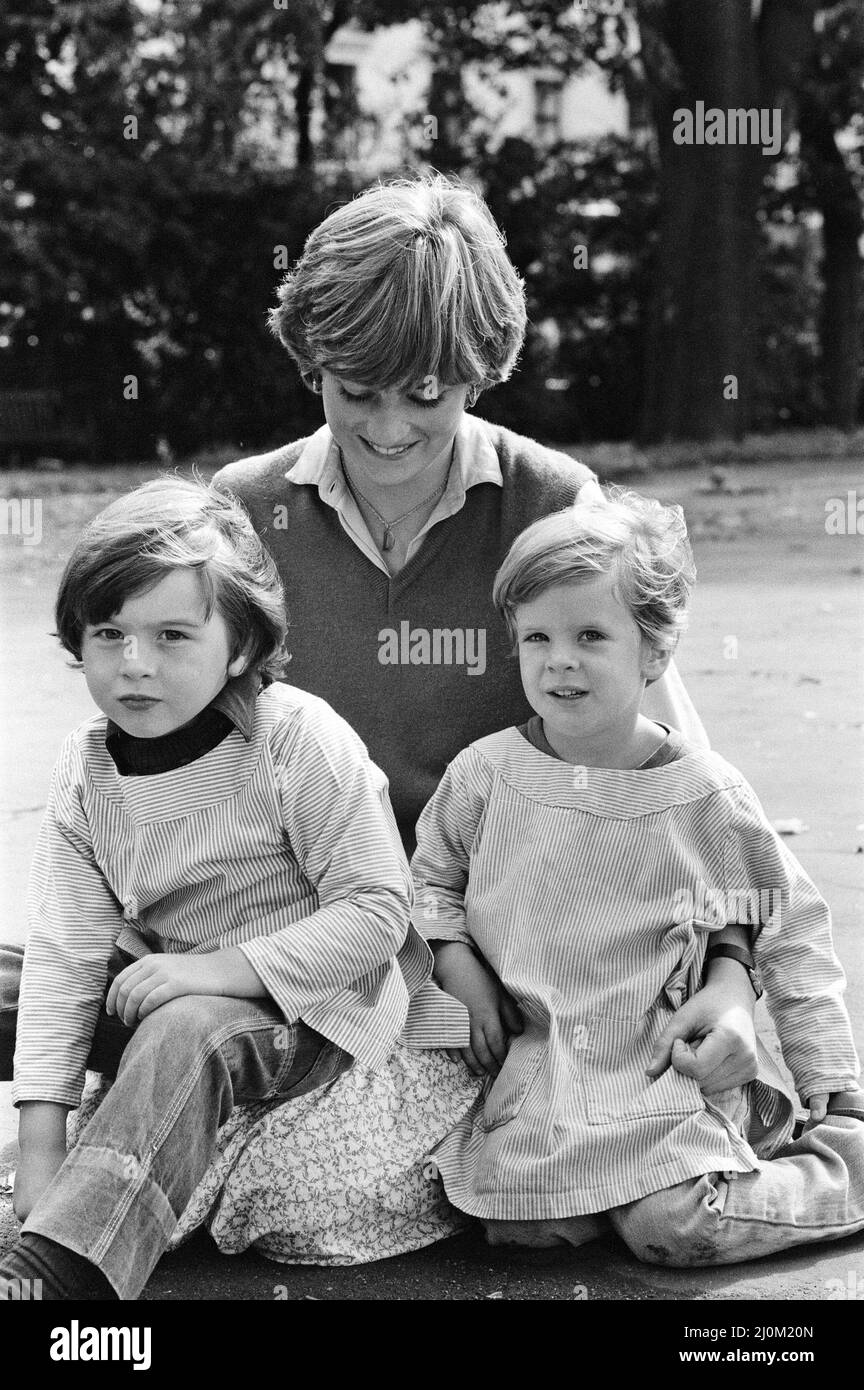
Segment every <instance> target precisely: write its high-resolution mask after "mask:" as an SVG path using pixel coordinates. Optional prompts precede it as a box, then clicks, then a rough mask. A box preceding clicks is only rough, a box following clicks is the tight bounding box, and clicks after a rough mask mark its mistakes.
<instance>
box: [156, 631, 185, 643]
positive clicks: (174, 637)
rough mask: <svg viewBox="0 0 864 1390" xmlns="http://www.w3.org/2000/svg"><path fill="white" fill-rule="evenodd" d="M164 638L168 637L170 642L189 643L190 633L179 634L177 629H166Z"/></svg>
mask: <svg viewBox="0 0 864 1390" xmlns="http://www.w3.org/2000/svg"><path fill="white" fill-rule="evenodd" d="M162 636H163V637H167V638H168V640H169V642H188V640H189V634H188V633H186V632H178V631H177V629H176V628H173V627H166V628H165V631H164V632H163V633H162Z"/></svg>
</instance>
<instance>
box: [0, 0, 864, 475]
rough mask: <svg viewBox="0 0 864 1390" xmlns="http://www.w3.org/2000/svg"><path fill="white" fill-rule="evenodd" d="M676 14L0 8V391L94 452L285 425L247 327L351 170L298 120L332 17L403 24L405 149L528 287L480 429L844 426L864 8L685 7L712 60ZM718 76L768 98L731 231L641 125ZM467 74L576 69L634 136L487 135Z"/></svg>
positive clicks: (413, 4)
mask: <svg viewBox="0 0 864 1390" xmlns="http://www.w3.org/2000/svg"><path fill="white" fill-rule="evenodd" d="M688 5H689V0H638V3H637V0H621V2H620V3H618V0H616V3H615V4H614V5H613V4H604V0H598V3H597V4H595V5H590V6H587V7H578V6H574V5H573V4H572V3H571V0H518V3H517V0H499V3H497V4H496V5H494V6H490V5H489V4H488V3H480V0H456V2H454V3H450V2H449V0H444V3H433V0H284V3H283V4H279V3H278V2H277V0H274V3H272V4H267V5H264V4H261V3H260V0H230V2H229V0H87V2H86V3H83V0H81V2H80V3H71V0H27V4H26V5H25V4H23V3H21V0H19V3H18V4H17V6H14V7H9V8H7V9H6V10H4V11H3V12H2V13H0V97H2V117H0V169H2V175H0V393H2V391H3V390H6V391H8V390H10V389H16V388H17V389H20V388H43V389H51V388H53V389H56V390H59V391H60V392H61V393H62V396H63V403H64V412H65V417H66V423H67V429H66V433H67V438H68V441H69V447H70V448H73V447H74V446H75V444H76V442H77V445H78V447H81V446H82V442H83V441H89V449H90V451H91V453H93V454H96V455H98V456H100V457H110V456H112V455H114V456H118V457H119V456H129V455H136V454H137V455H147V454H152V452H153V450H154V448H155V447H156V442H157V440H159V439H160V438H164V439H167V440H168V441H169V444H170V445H171V447H173V448H174V449H176V450H186V449H192V448H197V447H200V446H202V445H206V444H208V443H211V442H217V441H233V442H235V443H236V445H237V447H238V449H239V448H241V447H242V448H247V449H248V448H251V447H255V446H258V445H264V444H266V443H268V442H270V441H273V440H276V439H278V438H280V437H281V438H284V437H287V436H288V435H290V434H291V433H297V432H298V431H299V430H301V429H304V428H306V427H307V425H309V424H311V423H313V422H314V421H315V420H316V419H317V417H318V407H317V405H316V403H315V402H314V400H313V399H312V398H311V397H309V395H308V393H306V392H305V391H304V389H303V388H302V387H301V386H300V384H299V382H298V378H297V377H296V374H295V373H294V372H293V370H292V369H291V368H290V365H289V363H288V361H287V359H286V358H285V356H284V353H283V352H282V349H281V348H279V347H278V346H277V345H276V344H275V343H274V341H273V339H272V338H271V336H270V335H269V333H268V331H267V329H266V324H265V315H266V310H267V307H268V305H269V304H270V303H272V302H273V294H274V289H275V285H276V283H277V281H278V279H279V273H280V271H279V267H280V266H283V265H284V264H285V263H286V261H287V262H288V263H290V262H291V261H292V260H293V259H294V258H295V257H296V256H297V255H299V253H300V251H301V249H302V245H303V241H304V239H305V237H306V235H307V234H308V232H309V231H310V230H311V228H312V227H313V226H314V225H315V224H316V223H317V222H318V221H319V220H320V219H321V217H323V216H324V215H325V213H326V211H327V209H328V208H329V207H330V206H332V205H333V203H334V202H336V201H342V200H344V199H345V198H347V197H350V196H351V195H352V193H353V192H355V191H356V190H357V188H358V187H360V186H363V185H364V184H365V183H366V182H368V177H367V175H366V174H365V173H364V171H363V170H362V169H355V170H351V169H348V168H341V169H340V168H339V167H338V166H337V164H336V162H335V161H334V159H333V157H332V156H333V152H334V150H336V149H337V148H338V142H337V141H335V140H333V139H331V136H333V135H334V134H335V135H338V133H339V131H338V127H339V125H340V123H341V124H342V125H344V123H345V122H347V121H350V120H352V119H355V117H353V116H352V115H351V112H350V111H349V110H348V109H347V108H346V107H345V105H344V104H343V105H340V104H339V102H338V101H333V100H326V99H325V100H324V101H323V108H324V117H325V119H324V123H323V126H321V124H320V122H318V123H317V124H316V121H315V120H314V119H313V115H314V113H315V112H316V110H320V109H321V106H322V97H324V98H326V97H327V93H328V90H329V88H328V82H329V69H328V62H327V48H328V44H329V42H330V39H331V38H332V36H333V34H334V33H335V32H336V31H337V30H338V29H339V27H340V26H341V25H342V24H343V23H344V22H345V21H346V20H347V19H349V18H350V19H351V20H352V21H353V22H354V23H355V24H359V25H360V26H365V27H367V28H369V29H372V28H374V27H376V26H377V25H380V24H389V23H398V22H401V21H403V20H407V19H419V20H420V21H421V22H422V23H423V25H424V27H425V30H426V35H427V43H428V49H429V53H430V56H431V60H432V65H433V74H432V81H431V86H430V90H429V92H428V93H427V95H426V97H425V98H424V103H425V110H427V111H428V112H431V113H433V114H435V115H436V118H438V138H437V140H436V142H435V143H434V145H433V147H432V148H431V150H430V149H428V148H423V147H421V146H419V145H416V144H415V145H414V147H413V148H412V147H411V144H410V141H406V160H407V162H408V163H409V164H410V165H412V166H416V165H417V164H420V163H423V162H424V161H426V160H432V161H433V162H434V164H435V165H436V167H438V168H444V169H447V170H452V171H454V172H459V173H462V174H463V175H465V176H466V177H468V178H469V179H471V180H472V181H473V182H475V183H477V184H478V185H479V186H480V187H481V188H482V189H483V190H484V191H485V193H486V195H487V197H488V199H489V202H490V204H491V206H492V209H493V212H494V213H495V215H496V217H497V218H498V220H499V222H500V223H501V225H502V226H503V228H504V229H505V232H506V234H507V236H508V242H509V247H510V251H511V254H512V255H513V258H514V260H515V262H516V264H517V265H518V266H519V268H520V270H521V271H522V273H523V274H524V276H525V278H526V283H527V286H528V294H529V307H530V320H531V325H530V330H529V337H528V341H527V344H526V348H525V352H524V355H523V359H522V363H521V368H520V371H519V372H518V373H517V374H516V375H515V376H514V378H513V379H512V381H511V382H510V383H508V384H507V385H506V386H505V387H502V388H500V389H499V390H498V391H496V392H493V393H491V394H490V395H489V396H488V397H487V398H486V402H485V403H484V404H485V408H486V410H487V413H489V414H491V415H493V416H495V417H497V418H500V419H501V420H502V421H504V422H506V423H508V424H510V425H512V426H513V427H514V428H517V429H522V430H524V431H526V432H528V433H531V434H539V435H544V434H545V436H546V437H548V438H553V439H559V440H568V439H569V440H573V439H576V438H584V437H591V436H595V437H596V436H605V437H622V436H625V435H629V434H631V433H633V432H634V431H635V430H637V428H639V427H640V426H641V428H642V431H643V433H644V434H646V435H648V436H650V437H664V436H667V435H676V434H678V435H680V434H688V433H689V434H692V433H694V432H696V433H703V434H706V435H710V434H712V433H717V432H718V431H720V432H724V431H729V430H730V429H735V428H741V427H743V424H744V423H755V424H757V425H771V424H776V423H783V422H786V421H792V422H795V423H798V422H800V423H808V422H815V421H829V422H835V423H839V424H843V425H845V426H849V425H851V424H852V423H854V421H855V419H856V418H858V415H859V412H860V399H861V365H860V364H861V338H862V333H861V323H862V309H861V300H862V290H861V271H860V256H859V252H858V239H859V237H860V235H861V231H862V223H861V195H862V190H864V155H862V150H864V95H862V91H864V85H862V74H864V11H862V7H861V6H860V4H859V3H858V2H857V0H842V3H838V4H835V5H832V6H829V7H820V6H817V5H816V3H815V0H762V4H761V7H759V11H758V14H756V16H755V17H754V13H753V9H752V7H751V3H750V0H708V3H706V4H705V5H704V6H700V23H701V24H702V28H703V29H706V27H707V29H710V27H711V26H710V25H707V26H706V22H705V16H706V15H707V14H708V12H709V5H710V8H711V11H713V12H714V14H715V16H725V17H726V18H727V19H728V18H730V17H735V19H736V24H737V28H736V24H733V25H731V27H729V28H728V31H724V30H723V29H722V26H721V27H720V28H719V29H717V31H716V33H715V36H714V40H713V43H714V47H715V48H716V49H717V52H716V53H715V52H713V51H711V50H710V45H707V46H706V45H705V44H704V41H703V40H700V37H699V35H698V34H695V33H692V32H690V31H688V29H687V25H686V24H685V23H684V22H683V21H684V18H685V17H686V14H687V12H688ZM715 28H716V26H715ZM700 43H701V47H700ZM688 44H689V45H690V47H689V48H688ZM736 63H737V64H739V65H740V64H742V63H743V69H742V70H743V71H745V72H748V73H750V77H748V81H750V82H751V84H752V86H753V90H754V91H758V94H759V95H758V100H759V101H768V102H775V103H777V104H780V105H781V106H782V108H783V111H784V134H785V135H786V137H787V138H786V144H785V148H784V155H783V159H782V161H775V162H773V163H772V162H771V161H766V160H761V159H760V160H758V161H755V162H754V161H753V160H749V161H745V162H744V163H742V164H740V166H739V169H738V173H735V174H734V177H733V184H735V180H736V179H737V180H738V183H737V185H735V186H737V188H738V194H737V195H736V202H735V207H734V209H733V211H732V221H731V222H729V221H728V213H729V209H728V207H727V209H726V214H724V215H727V221H726V222H724V221H723V218H722V217H720V220H719V222H718V221H716V220H715V221H714V222H713V223H712V221H711V218H712V217H713V216H714V213H713V212H712V207H713V202H712V200H716V196H717V193H718V191H719V190H720V189H722V188H723V187H725V186H726V184H724V179H726V180H727V184H728V177H729V174H730V170H731V169H732V163H730V162H729V159H728V152H727V161H726V163H724V162H723V160H722V159H720V160H719V161H718V162H716V163H715V164H714V165H711V164H710V162H708V163H701V164H700V161H699V160H698V159H697V158H690V159H689V160H688V159H686V158H685V159H681V160H678V161H675V159H674V151H672V150H671V147H670V145H669V140H668V127H669V120H668V116H669V111H670V110H671V109H672V108H674V106H675V105H676V104H687V103H688V102H690V101H692V100H693V99H695V98H696V97H697V96H699V95H700V94H701V93H702V92H703V91H704V92H705V94H706V95H707V96H708V97H709V99H710V93H711V90H713V89H711V82H712V81H714V79H715V77H716V75H717V73H718V72H719V73H722V74H725V77H724V81H727V85H728V82H729V81H732V79H731V78H730V77H729V74H730V72H733V70H734V69H735V65H736ZM469 64H473V65H474V67H475V69H477V70H480V71H483V72H485V73H487V74H488V75H490V76H491V77H494V76H495V74H501V73H502V72H507V71H513V70H519V69H523V68H532V67H537V66H538V65H542V66H543V67H544V68H545V69H549V68H550V67H551V68H552V69H554V70H556V71H557V72H559V73H560V74H561V75H562V77H567V76H571V75H574V74H577V73H579V72H582V71H584V70H586V69H588V68H591V67H593V68H594V69H595V70H596V68H598V67H599V68H600V69H602V71H603V73H604V74H605V76H606V80H607V81H608V83H609V84H610V85H611V86H612V87H613V88H617V89H619V90H621V91H623V92H625V93H626V95H627V97H628V99H629V101H630V103H631V109H633V110H634V111H635V112H637V113H641V114H642V115H648V116H649V117H650V118H651V119H652V121H653V135H651V133H650V132H646V131H645V130H642V131H637V132H636V133H635V134H634V136H632V137H628V138H620V137H619V138H611V137H609V138H607V139H604V140H600V141H597V142H593V143H592V144H578V143H577V144H572V145H564V144H560V145H558V146H557V147H554V148H553V149H551V150H549V149H545V148H540V147H538V146H537V145H536V144H534V143H532V142H531V140H530V139H529V138H523V139H518V140H508V141H505V142H504V143H503V144H498V143H496V140H495V138H494V132H493V130H492V129H491V127H490V125H489V122H488V121H487V120H486V118H485V113H484V112H483V111H477V110H475V109H473V107H472V106H471V103H470V100H469V97H468V94H467V90H466V84H465V83H464V80H463V75H464V73H465V71H466V67H467V65H469ZM748 65H749V66H748ZM712 74H714V76H712ZM736 81H737V82H738V86H737V88H735V86H734V82H736ZM706 84H707V85H706ZM733 89H734V90H735V91H737V92H742V91H744V88H742V87H741V85H740V75H739V78H735V79H734V81H733V85H732V86H731V87H728V90H729V91H730V92H732V91H733ZM725 90H726V89H724V91H725ZM730 100H731V97H730ZM736 104H737V101H736ZM328 123H329V124H328ZM330 127H332V128H333V129H330ZM415 129H416V124H415ZM792 132H795V134H794V136H793V135H792ZM790 137H791V138H790ZM684 153H685V155H687V156H693V155H694V151H692V150H688V151H685V152H684ZM703 153H704V152H703ZM717 169H720V170H723V171H725V172H724V173H723V177H722V178H720V179H719V181H718V179H717V178H716V177H715V172H716V170H717ZM393 172H402V170H394V171H393ZM712 180H713V182H712ZM727 202H728V199H727ZM721 211H722V209H721ZM717 215H718V216H719V212H718V214H717ZM687 218H691V219H692V222H691V223H690V224H689V229H688V223H687ZM691 243H692V244H691ZM579 245H584V246H585V247H586V248H587V252H588V259H587V264H585V265H581V266H579V267H578V268H577V266H576V264H574V251H575V248H576V247H577V246H579ZM734 247H737V250H735V251H734V254H733V253H732V251H731V250H730V248H734ZM700 248H701V249H700ZM700 256H701V260H700ZM670 307H671V310H672V317H671V318H670V317H669V311H670ZM733 310H734V312H733ZM670 323H671V324H672V328H671V330H670V329H669V324H670ZM739 329H740V332H739ZM739 340H740V341H739ZM730 353H731V354H733V355H735V360H736V362H737V361H738V360H739V357H740V362H741V363H742V365H741V367H740V369H739V371H740V376H741V379H742V383H743V384H744V386H745V389H744V391H742V396H745V397H746V411H742V412H741V413H740V414H739V415H738V417H737V419H735V420H733V419H732V416H733V412H730V411H729V410H724V408H723V406H722V404H721V405H720V406H718V402H717V399H716V394H717V393H716V380H715V378H716V377H717V376H720V375H723V373H724V372H725V371H726V370H728V371H734V370H735V368H734V367H733V366H732V365H728V366H726V365H725V364H726V363H727V361H728V359H729V355H730ZM721 368H722V369H723V371H721ZM711 373H713V374H714V376H713V377H712V378H711V380H710V381H708V385H707V386H706V385H705V380H706V379H707V377H710V376H711ZM130 382H134V388H132V387H130V385H129V383H130ZM712 392H714V395H713V396H712V395H711V393H712ZM0 411H2V394H0ZM652 412H653V418H652ZM2 439H3V427H2V419H0V443H2Z"/></svg>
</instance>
